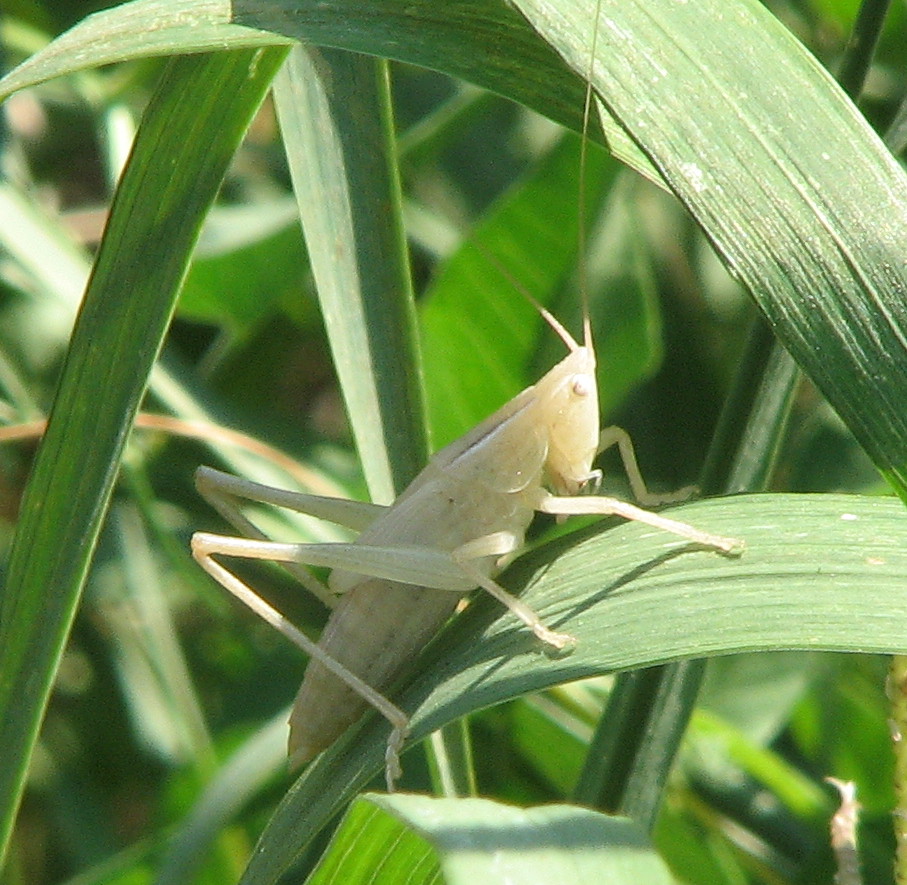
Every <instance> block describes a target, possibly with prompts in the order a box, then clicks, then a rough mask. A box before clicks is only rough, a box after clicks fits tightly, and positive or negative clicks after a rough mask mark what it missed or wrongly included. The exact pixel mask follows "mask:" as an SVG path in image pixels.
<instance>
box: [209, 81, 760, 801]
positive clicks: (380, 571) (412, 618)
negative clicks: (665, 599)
mask: <svg viewBox="0 0 907 885" xmlns="http://www.w3.org/2000/svg"><path fill="white" fill-rule="evenodd" d="M587 105H588V99H587ZM587 113H588V109H587ZM540 309H541V308H540ZM541 310H542V315H543V316H544V317H545V319H546V320H547V322H548V323H549V325H550V326H551V327H552V328H553V329H554V331H555V332H557V334H558V335H559V336H560V338H561V339H562V340H563V342H564V344H565V345H566V347H567V349H568V351H569V352H568V354H567V356H565V357H564V358H563V360H561V362H560V363H558V364H557V365H556V366H554V368H552V369H551V370H550V371H548V373H547V374H546V375H544V377H542V378H541V380H540V381H538V383H536V384H534V385H533V386H531V387H528V388H526V389H525V390H524V391H522V393H519V394H518V395H517V396H515V397H514V398H513V399H512V400H510V402H508V403H506V404H505V405H504V406H502V407H501V408H500V409H498V410H497V411H496V412H495V413H494V414H492V415H491V416H489V417H488V418H486V419H485V420H484V421H482V422H481V423H480V424H479V425H478V426H476V427H475V428H474V429H473V430H471V431H470V432H469V433H467V434H466V435H465V436H463V437H461V438H460V439H458V440H456V441H455V442H453V443H451V444H450V445H448V446H446V447H445V448H443V449H442V450H440V451H439V452H437V453H436V454H435V455H434V456H433V457H432V458H431V460H430V461H429V462H428V464H427V465H426V467H425V468H424V469H423V470H422V472H421V473H420V474H419V475H418V476H417V477H416V478H415V479H414V480H413V481H412V483H411V484H410V485H409V487H408V488H407V489H406V490H405V491H404V492H403V493H402V494H401V495H400V496H399V497H398V498H397V499H396V500H395V501H394V502H393V504H391V505H390V506H387V507H383V506H379V505H374V504H365V503H360V502H353V501H345V500H340V499H334V498H323V497H318V496H313V495H305V494H299V493H293V492H288V491H284V490H281V489H276V488H271V487H267V486H262V485H259V484H257V483H253V482H250V481H248V480H244V479H240V478H238V477H234V476H230V475H228V474H224V473H221V472H219V471H216V470H213V469H211V468H207V467H201V468H199V470H198V473H197V477H196V481H197V486H198V489H199V491H200V492H201V494H202V495H203V496H204V497H205V498H206V499H207V500H209V501H210V502H211V504H212V505H213V506H214V507H215V508H216V509H217V510H218V512H220V513H221V515H222V516H224V517H225V518H226V519H227V520H228V522H230V523H231V524H232V525H233V526H234V527H235V528H236V529H237V531H239V532H240V533H241V534H242V535H244V537H228V536H223V535H215V534H209V533H207V532H198V533H196V534H195V535H194V536H193V538H192V552H193V555H194V556H195V558H196V559H197V560H198V562H199V563H200V565H201V566H202V568H204V569H205V570H206V571H207V572H208V573H209V574H210V575H211V576H212V577H214V578H215V579H216V580H217V581H218V582H219V583H220V584H222V585H223V586H224V587H225V588H226V589H227V590H229V591H230V592H231V593H233V594H234V595H235V596H237V597H238V598H239V599H241V600H242V601H243V602H244V603H246V605H248V606H249V607H250V608H252V609H253V610H254V611H255V612H257V613H258V614H259V615H260V616H261V617H262V618H264V619H265V620H266V621H267V622H268V623H270V624H272V625H273V626H274V627H276V628H277V629H278V630H280V631H281V632H282V633H283V634H284V635H285V636H287V637H288V638H289V639H290V640H291V641H292V642H294V643H295V644H296V645H297V646H299V648H301V649H302V650H303V651H304V652H305V653H306V654H308V655H309V658H310V660H309V664H308V667H307V669H306V672H305V677H304V679H303V682H302V686H301V687H300V689H299V693H298V694H297V696H296V701H295V704H294V707H293V711H292V713H291V716H290V738H289V753H290V759H291V762H292V763H293V764H294V765H299V764H302V763H304V762H306V761H308V760H310V759H311V758H313V757H314V756H315V755H317V754H318V753H319V752H321V751H322V750H323V749H325V748H326V747H328V746H329V745H330V744H332V743H333V742H334V740H335V739H336V738H337V737H339V735H340V734H342V733H343V732H344V731H345V730H346V729H347V728H348V727H349V726H350V725H351V724H352V723H353V722H355V721H356V720H357V719H358V718H359V717H360V716H361V715H362V713H363V712H364V710H365V709H367V707H368V706H372V707H374V708H375V709H377V710H378V711H379V712H380V713H381V714H382V715H383V716H384V717H386V718H387V720H388V721H389V722H390V724H391V734H390V737H389V738H388V743H387V752H386V773H387V782H388V787H389V789H390V788H392V787H393V783H394V781H395V779H396V778H397V777H399V774H400V765H399V753H400V751H401V749H402V746H403V742H404V740H405V737H406V733H407V728H408V723H409V719H408V717H407V715H406V713H405V712H404V711H403V710H401V709H399V707H397V706H396V705H395V704H393V703H392V702H391V701H390V700H388V699H387V698H386V697H385V696H384V695H383V694H382V692H383V691H385V690H387V687H388V686H389V685H391V684H392V683H393V682H394V681H395V680H396V679H397V678H398V676H399V675H400V673H401V670H403V669H405V668H406V666H407V665H408V662H409V661H411V660H412V658H413V657H414V656H415V655H416V654H417V653H418V652H419V651H420V650H421V649H422V648H423V647H424V646H425V645H426V643H427V642H428V641H429V639H431V637H432V636H433V635H434V634H435V633H436V632H437V631H438V629H439V628H440V627H441V626H442V625H443V624H444V622H445V621H446V620H447V619H448V618H449V617H450V616H451V615H452V614H453V612H454V609H455V608H456V605H457V603H458V601H459V600H460V598H461V597H462V595H463V594H465V593H467V592H469V591H471V590H474V589H475V588H477V587H480V588H482V589H483V590H485V591H487V592H488V593H490V594H491V595H492V596H494V597H495V598H496V599H498V600H499V601H500V602H501V603H502V604H503V605H504V606H506V607H507V608H508V609H509V610H510V611H511V612H513V614H515V615H516V616H517V618H519V619H520V620H521V621H522V622H523V623H524V624H525V625H526V626H527V627H528V628H529V629H530V630H532V631H533V633H535V635H536V636H537V637H538V638H539V640H540V641H541V642H543V643H546V644H547V645H549V646H551V647H553V648H555V649H563V648H565V647H566V646H568V645H569V644H570V643H571V642H572V641H573V639H572V637H570V636H568V635H566V634H563V633H557V632H555V631H553V630H551V629H549V628H548V627H547V626H545V624H543V623H542V621H541V620H540V619H539V617H538V616H537V615H536V614H535V612H533V611H532V610H531V609H530V608H529V607H528V606H527V605H526V604H525V603H523V602H521V601H520V600H519V599H517V598H515V597H513V596H511V595H510V594H509V593H507V592H506V591H505V590H504V588H503V587H501V586H500V585H499V584H498V583H497V582H496V581H495V580H494V578H495V575H496V573H497V571H498V570H499V568H500V565H501V561H502V559H503V558H504V557H510V556H511V555H512V554H514V553H515V552H516V551H518V550H519V548H520V547H521V545H522V543H523V539H524V536H525V533H526V530H527V528H528V526H529V524H530V522H531V521H532V519H533V517H534V515H535V514H536V513H537V512H538V513H550V514H555V515H557V516H559V517H565V516H569V515H573V514H600V515H617V516H621V517H624V518H626V519H632V520H637V521H640V522H644V523H647V524H648V525H651V526H654V527H656V528H658V529H662V530H664V531H666V532H671V533H673V534H675V535H679V536H680V537H683V538H686V539H688V540H689V541H692V542H694V543H696V544H700V545H702V546H705V547H708V548H712V549H714V550H717V551H721V552H724V553H737V552H739V551H740V550H741V549H742V546H743V544H742V542H740V541H738V540H735V539H733V538H726V537H721V536H718V535H713V534H710V533H708V532H704V531H700V530H699V529H697V528H694V527H693V526H690V525H686V524H685V523H681V522H677V521H676V520H673V519H670V518H667V517H665V516H662V515H659V514H656V513H652V512H650V511H647V510H643V509H641V508H640V507H637V506H635V505H633V504H629V503H627V502H625V501H621V500H619V499H616V498H611V497H604V496H601V495H596V494H591V495H590V494H581V493H582V492H583V491H584V490H587V489H589V488H592V489H593V490H595V489H596V487H597V484H598V480H599V478H600V472H599V471H596V470H594V469H593V467H592V463H593V459H594V458H595V457H596V456H597V454H598V453H599V452H600V451H601V450H602V449H603V448H605V447H608V446H611V445H617V446H618V448H619V451H620V454H621V456H622V459H623V461H624V465H625V468H626V470H627V474H628V476H629V478H630V482H631V487H632V488H633V490H634V493H636V494H637V496H638V497H640V498H643V497H644V495H645V486H644V484H643V482H642V479H641V477H640V474H639V470H638V468H637V466H636V461H635V458H634V456H633V449H632V446H631V444H630V441H629V438H628V437H627V435H626V434H625V433H624V432H623V431H621V430H620V429H618V428H609V429H606V430H605V431H603V432H600V431H599V414H598V397H597V390H596V379H595V353H594V350H593V344H592V336H591V331H590V324H589V317H588V310H587V309H584V313H585V317H584V321H583V342H582V344H580V343H578V342H577V341H575V340H574V339H573V337H572V336H571V335H570V334H569V333H568V332H567V331H566V330H565V329H564V328H563V327H562V326H561V325H560V324H559V323H558V322H557V321H556V320H555V319H554V318H553V317H552V316H551V315H550V314H548V313H547V311H544V310H543V309H541ZM241 500H246V501H255V502H260V503H265V504H270V505H274V506H279V507H287V508H290V509H293V510H296V511H299V512H302V513H306V514H310V515H312V516H316V517H318V518H321V519H325V520H329V521H331V522H334V523H337V524H340V525H344V526H347V527H349V528H351V529H354V530H356V531H358V532H359V535H358V537H357V538H356V540H355V541H353V542H351V543H331V544H292V543H279V542H275V541H272V540H270V539H268V538H266V537H265V536H264V535H263V534H262V533H260V532H259V531H258V530H257V529H256V528H255V527H254V526H253V525H252V523H251V522H250V521H249V520H248V519H247V518H246V517H245V516H244V515H243V514H242V512H241V509H240V504H239V502H240V501H241ZM221 556H226V557H239V558H243V559H265V560H272V561H276V562H281V563H285V564H287V565H288V566H289V567H290V568H291V570H292V571H293V573H294V574H295V575H298V577H299V579H300V580H301V581H302V583H303V584H304V585H305V586H306V587H307V588H308V589H310V590H311V591H312V592H314V593H316V594H317V595H318V596H319V597H320V598H322V599H324V600H325V601H326V602H327V603H328V604H329V605H330V606H331V607H332V611H331V614H330V617H329V619H328V622H327V625H326V626H325V628H324V631H323V632H322V635H321V638H320V639H319V641H318V642H317V643H315V642H313V641H312V640H310V639H309V638H308V637H307V636H305V635H304V634H303V633H301V632H300V631H299V630H297V629H296V628H295V627H294V626H293V625H292V624H291V623H289V622H288V621H287V620H286V619H285V618H284V617H283V615H281V614H280V613H279V612H278V611H277V610H276V609H274V608H273V607H272V606H270V605H269V604H268V603H266V602H265V601H264V600H263V599H261V598H260V597H259V596H258V595H257V594H256V593H255V591H254V590H252V589H251V588H250V587H249V586H248V585H246V584H245V583H244V582H243V581H241V580H240V579H239V578H238V577H236V576H235V575H234V574H233V573H232V572H230V571H229V570H228V569H227V568H226V567H225V566H224V565H222V564H221V563H220V562H219V561H218V559H217V558H216V557H221ZM304 566H321V567H326V568H329V569H331V573H330V577H329V580H328V588H327V591H326V590H325V588H324V587H322V585H321V584H320V583H319V582H318V581H317V580H316V579H315V578H314V576H312V575H311V574H310V573H309V572H307V571H306V569H305V568H304Z"/></svg>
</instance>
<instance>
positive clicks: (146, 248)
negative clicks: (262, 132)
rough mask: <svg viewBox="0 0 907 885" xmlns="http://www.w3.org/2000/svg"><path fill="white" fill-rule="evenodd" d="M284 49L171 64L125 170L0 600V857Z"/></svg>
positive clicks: (184, 59) (181, 60)
mask: <svg viewBox="0 0 907 885" xmlns="http://www.w3.org/2000/svg"><path fill="white" fill-rule="evenodd" d="M285 52H286V51H285V50H283V49H277V50H267V51H259V52H255V51H243V52H236V53H229V54H226V53H225V54H219V55H216V56H192V57H187V58H180V59H176V60H174V61H172V62H171V63H170V64H168V65H167V67H166V68H165V70H164V73H163V75H162V78H161V81H160V84H159V87H158V89H157V90H156V92H155V94H154V96H153V98H152V100H151V102H150V103H149V106H148V108H147V110H146V112H145V115H144V118H143V121H142V125H141V128H140V132H139V135H138V136H137V139H136V144H135V147H134V150H133V153H132V156H131V158H130V161H129V163H128V165H127V167H126V169H125V171H124V173H123V178H122V181H121V184H120V187H119V189H118V191H117V194H116V197H115V199H114V203H113V206H112V208H111V215H110V220H109V223H108V227H107V230H106V232H105V235H104V239H103V241H102V244H101V248H100V251H99V254H98V258H97V261H96V263H95V268H94V271H93V274H92V277H91V280H90V282H89V285H88V289H87V292H86V295H85V299H84V302H83V305H82V308H81V311H80V313H79V316H78V319H77V321H76V326H75V329H74V330H73V336H72V340H71V344H70V348H69V351H68V354H67V359H66V361H65V364H64V368H63V372H62V375H61V378H60V382H59V385H58V389H57V394H56V398H55V401H54V406H53V410H52V414H51V419H50V422H49V425H48V429H47V432H46V434H45V436H44V439H43V441H42V443H41V446H40V448H39V451H38V455H37V458H36V460H35V465H34V468H33V471H32V475H31V478H30V481H29V484H28V487H27V489H26V492H25V496H24V499H23V503H22V511H21V517H20V521H19V525H18V527H17V531H16V536H15V540H14V543H13V549H12V552H11V558H10V562H9V569H8V578H7V585H6V587H5V590H4V593H3V596H2V599H0V745H2V746H3V748H4V764H3V765H2V766H0V855H2V854H3V853H4V852H5V849H6V846H7V844H8V841H9V838H10V835H11V832H12V827H13V822H14V819H15V813H16V809H17V807H18V804H19V800H20V797H21V794H22V790H23V788H24V784H25V776H26V772H27V770H28V762H29V759H30V756H31V751H32V747H33V745H34V742H35V740H36V737H37V732H38V727H39V724H40V721H41V717H42V714H43V711H44V708H45V705H46V703H47V698H48V695H49V693H50V688H51V685H52V683H53V678H54V674H55V672H56V668H57V664H58V662H59V659H60V655H61V654H62V649H63V646H64V644H65V641H66V637H67V634H68V631H69V627H70V625H71V623H72V619H73V616H74V613H75V609H76V606H77V604H78V601H79V596H80V593H81V588H82V584H83V581H84V577H85V573H86V571H87V569H88V566H89V562H90V560H91V555H92V552H93V550H94V546H95V543H96V541H97V536H98V530H99V526H100V522H101V520H102V518H103V515H104V512H105V509H106V505H107V502H108V500H109V496H110V492H111V488H112V485H113V481H114V478H115V476H116V472H117V466H118V464H119V460H120V457H121V454H122V450H123V445H124V442H125V439H126V435H127V432H128V429H129V427H130V425H131V423H132V420H133V417H134V415H135V412H136V410H137V408H138V404H139V401H140V399H141V397H142V395H143V393H144V390H145V386H146V383H147V378H148V374H149V372H150V371H151V365H152V363H153V361H154V358H155V356H156V354H157V352H158V349H159V347H160V344H161V340H162V339H163V335H164V332H165V330H166V328H167V325H168V322H169V319H170V315H171V313H172V310H173V306H174V303H175V299H176V294H177V292H178V289H179V285H180V283H181V281H182V279H183V276H184V274H185V271H186V267H187V265H188V261H189V256H190V255H191V252H192V248H193V247H194V244H195V242H196V239H197V237H198V233H199V230H200V228H201V224H202V221H203V219H204V217H205V214H206V212H207V210H208V208H209V206H210V205H211V203H212V202H213V200H214V197H215V195H216V193H217V189H218V187H219V185H220V182H221V179H222V178H223V174H224V172H225V170H226V167H227V164H228V163H229V161H230V158H231V157H232V155H233V153H234V151H235V149H236V146H237V144H238V143H239V141H240V139H241V138H242V136H243V133H244V132H245V130H246V128H247V126H248V124H249V122H250V120H251V118H252V116H253V114H254V112H255V110H256V109H257V108H258V106H259V104H260V103H261V100H262V98H263V96H264V93H265V90H266V89H267V87H268V85H269V83H270V81H271V78H272V77H273V75H274V73H275V71H276V69H277V68H278V67H279V65H280V64H281V63H282V61H283V58H284V55H285Z"/></svg>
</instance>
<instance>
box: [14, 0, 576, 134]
mask: <svg viewBox="0 0 907 885" xmlns="http://www.w3.org/2000/svg"><path fill="white" fill-rule="evenodd" d="M260 29H261V30H260ZM287 38H292V39H293V40H300V41H303V42H305V43H309V44H316V45H325V46H335V47H338V48H341V49H349V50H352V51H354V52H363V53H367V54H369V55H377V56H381V57H385V58H393V59H397V60H399V61H404V62H408V63H410V64H415V65H421V66H423V67H427V68H435V69H438V70H443V71H447V72H449V73H451V74H453V75H454V76H456V77H460V78H461V79H463V80H467V81H469V82H472V83H476V84H477V85H479V86H484V87H485V88H487V89H491V90H493V91H495V92H499V93H501V94H502V95H510V96H513V97H514V98H516V100H517V101H521V102H524V103H525V104H528V105H530V106H532V107H534V108H535V109H536V110H538V111H539V112H540V113H543V114H545V115H546V116H549V117H551V118H552V119H553V120H557V121H558V122H561V123H564V124H565V125H567V126H570V127H571V128H573V129H575V130H577V131H579V130H580V129H581V128H582V108H583V96H584V93H585V87H584V85H583V81H582V79H581V78H580V77H577V76H576V75H575V74H573V73H572V72H571V71H570V70H569V69H568V68H567V67H566V66H565V65H564V63H563V61H562V60H561V59H560V58H559V57H558V55H557V53H555V52H554V51H553V50H552V49H551V47H550V46H548V44H547V43H545V41H544V40H541V39H539V37H538V35H537V34H536V33H535V32H534V31H533V30H532V29H531V28H529V27H527V25H526V22H525V20H524V19H523V18H522V16H520V14H519V13H518V12H516V11H515V10H514V9H513V8H512V7H511V6H510V5H509V4H506V3H500V2H497V0H467V2H461V3H458V4H457V10H456V15H451V14H450V11H449V9H448V8H447V6H446V5H443V4H438V3H436V2H434V0H415V2H409V0H382V2H375V0H329V2H326V3H320V4H311V5H308V6H303V7H301V6H300V4H299V3H298V2H295V0H272V2H269V3H261V2H253V0H134V2H132V3H123V4H121V5H120V6H117V7H116V8H114V9H110V10H105V11H103V12H98V13H95V14H94V15H91V16H89V17H88V18H86V19H85V20H84V21H83V22H81V23H80V24H78V25H76V26H75V27H73V28H72V29H71V30H70V31H68V32H67V33H66V34H64V35H62V36H61V37H60V38H58V39H57V40H55V41H54V42H53V43H52V44H51V45H50V46H48V47H47V48H46V49H45V50H43V51H42V52H39V53H36V54H35V55H34V56H32V57H31V58H30V59H29V60H28V61H26V62H25V63H24V64H22V65H21V66H20V67H19V68H17V69H16V70H15V71H13V72H11V73H10V74H9V75H8V76H7V77H6V78H5V79H4V80H3V81H0V99H2V98H3V97H4V96H5V95H7V94H9V93H11V92H14V91H16V90H17V89H22V88H24V87H26V86H31V85H34V84H35V83H40V82H43V81H45V80H49V79H50V78H52V77H59V76H61V75H62V74H67V73H72V72H73V71H77V70H81V69H82V68H84V67H86V66H88V65H91V66H94V65H101V64H109V63H112V62H117V61H123V60H125V59H130V58H146V57H148V56H157V55H168V54H173V53H188V52H203V51H207V50H211V49H214V48H224V49H226V48H232V49H237V48H243V47H249V46H263V45H272V44H275V43H286V42H288V40H287Z"/></svg>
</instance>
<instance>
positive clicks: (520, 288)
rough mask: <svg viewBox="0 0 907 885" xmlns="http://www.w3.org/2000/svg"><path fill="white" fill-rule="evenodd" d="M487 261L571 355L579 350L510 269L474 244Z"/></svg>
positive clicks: (587, 339)
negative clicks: (523, 299)
mask: <svg viewBox="0 0 907 885" xmlns="http://www.w3.org/2000/svg"><path fill="white" fill-rule="evenodd" d="M472 245H473V246H474V248H476V249H477V250H478V251H479V252H480V253H481V255H482V256H483V257H484V258H485V260H486V261H490V262H491V263H492V264H493V265H494V266H495V268H496V269H497V271H498V273H500V274H501V276H503V277H504V278H505V279H506V280H507V282H509V283H510V285H511V286H513V288H514V289H516V290H517V292H519V293H520V295H522V296H523V298H525V299H526V300H527V301H528V302H529V303H530V304H531V305H532V306H533V307H534V308H535V309H536V310H537V311H538V312H539V315H540V316H541V318H542V319H543V320H544V321H545V322H546V323H548V325H549V326H550V327H551V328H552V329H553V330H554V331H555V332H556V333H557V336H558V338H560V339H561V341H563V342H564V344H566V345H567V350H569V351H570V352H571V353H573V352H574V351H576V350H578V349H579V344H578V342H577V340H576V339H575V338H574V337H573V336H572V335H571V334H570V333H569V332H568V331H567V329H566V328H565V327H564V326H563V325H562V323H561V321H560V320H559V319H558V318H557V317H556V316H555V315H554V314H553V313H551V311H550V310H548V308H547V307H545V305H544V304H542V303H541V301H539V300H538V298H536V297H535V296H534V295H533V294H532V293H531V292H530V291H529V290H528V289H527V288H526V287H525V286H524V285H523V284H522V283H521V282H520V281H519V280H518V279H517V278H516V277H515V276H514V275H513V274H512V273H511V272H510V269H509V268H508V267H507V266H506V265H505V264H504V263H503V262H502V261H500V260H499V259H498V257H497V255H495V254H494V253H493V252H491V251H490V250H489V249H486V248H485V246H484V245H483V244H482V243H479V242H475V243H473V244H472ZM589 340H590V339H589V337H588V336H587V337H586V346H588V344H589Z"/></svg>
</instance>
